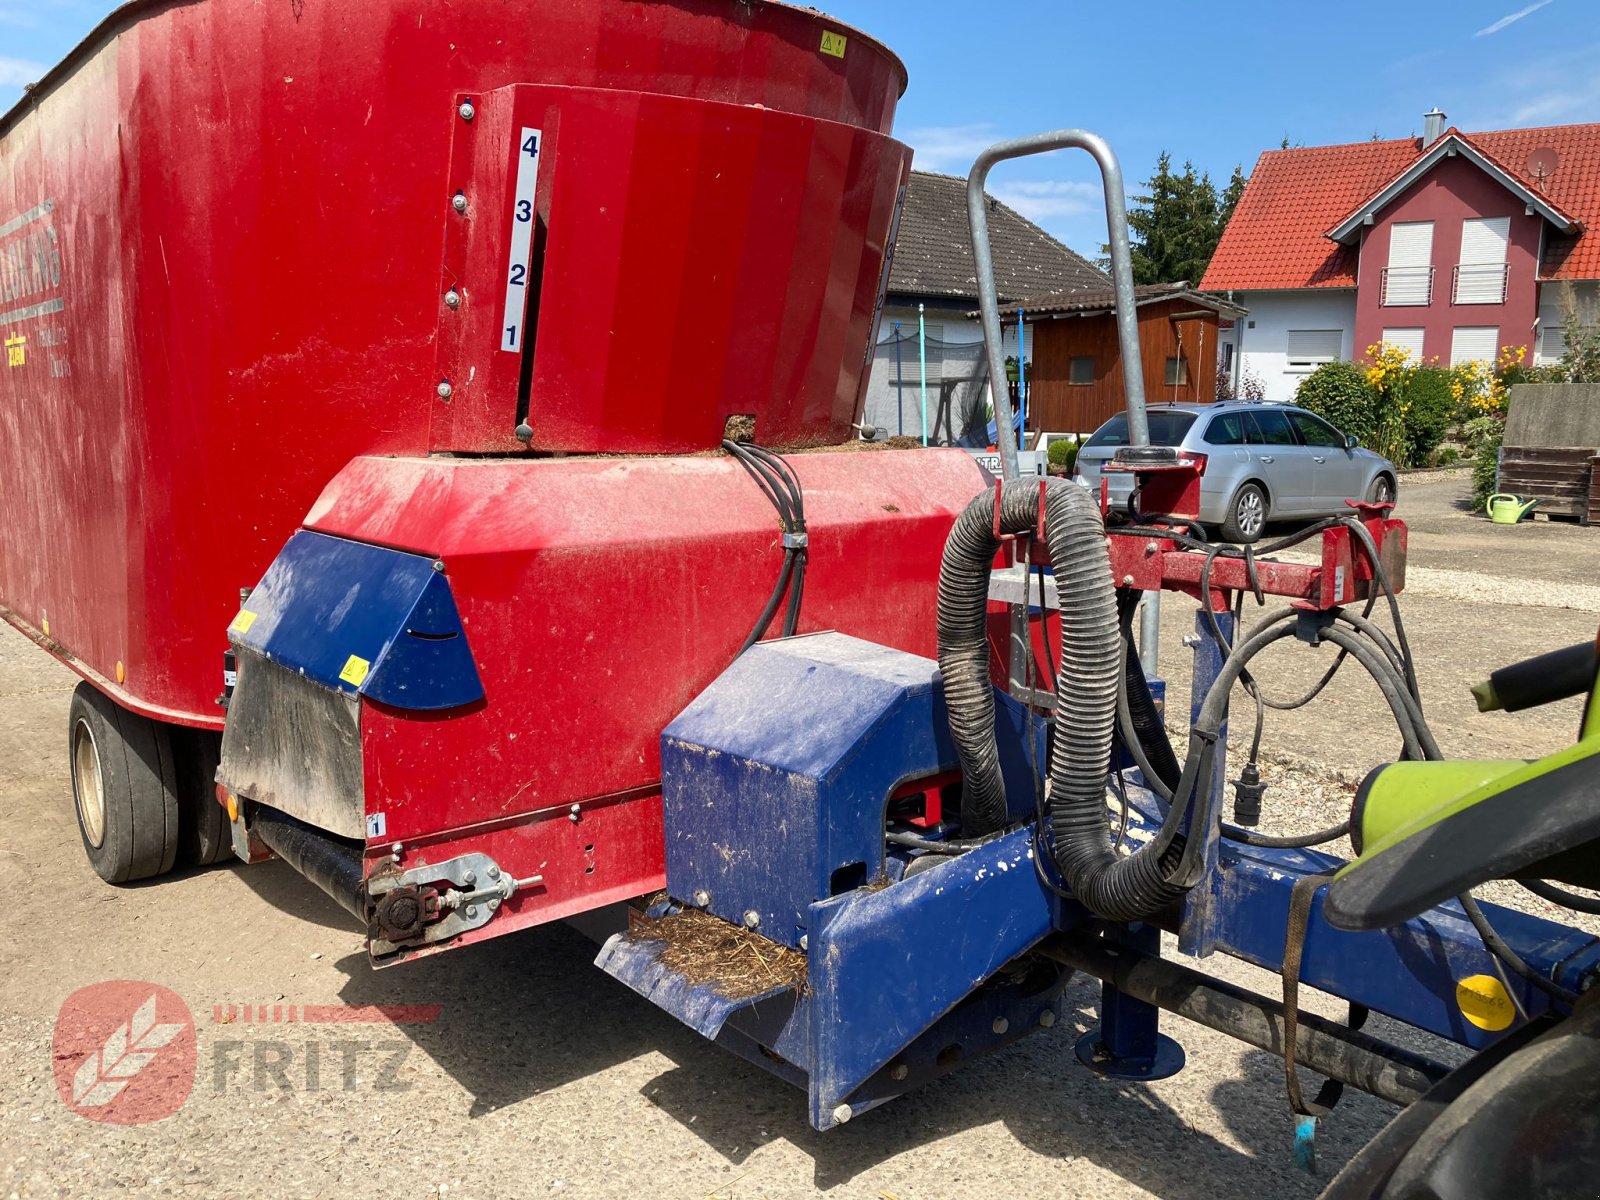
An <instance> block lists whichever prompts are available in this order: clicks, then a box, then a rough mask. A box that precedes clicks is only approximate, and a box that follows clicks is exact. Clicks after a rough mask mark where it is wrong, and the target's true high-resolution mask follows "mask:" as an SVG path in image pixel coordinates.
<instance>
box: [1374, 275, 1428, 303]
mask: <svg viewBox="0 0 1600 1200" xmlns="http://www.w3.org/2000/svg"><path fill="white" fill-rule="evenodd" d="M1383 303H1384V306H1385V307H1386V308H1393V307H1399V306H1402V305H1424V306H1425V305H1428V304H1432V303H1433V268H1432V267H1385V268H1384V269H1383Z"/></svg>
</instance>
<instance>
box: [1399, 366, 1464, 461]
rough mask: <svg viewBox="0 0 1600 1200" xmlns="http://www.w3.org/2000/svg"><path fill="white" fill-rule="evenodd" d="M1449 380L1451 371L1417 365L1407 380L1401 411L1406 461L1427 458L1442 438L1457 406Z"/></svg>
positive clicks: (1448, 427)
mask: <svg viewBox="0 0 1600 1200" xmlns="http://www.w3.org/2000/svg"><path fill="white" fill-rule="evenodd" d="M1450 384H1451V377H1450V372H1449V371H1447V370H1445V369H1444V368H1443V367H1418V368H1417V369H1416V370H1414V371H1412V372H1411V375H1410V378H1409V379H1407V380H1406V383H1405V391H1404V393H1403V395H1402V399H1401V401H1400V414H1401V420H1402V422H1403V424H1404V427H1405V444H1406V463H1407V464H1408V465H1413V466H1414V465H1416V464H1418V463H1425V462H1427V461H1428V456H1429V455H1430V454H1432V453H1433V452H1434V450H1435V449H1436V448H1437V447H1438V445H1439V443H1440V442H1442V441H1444V435H1445V434H1446V433H1447V432H1448V431H1449V429H1450V422H1451V420H1452V418H1453V417H1454V415H1455V409H1456V401H1455V396H1454V395H1453V394H1452V393H1451V390H1450Z"/></svg>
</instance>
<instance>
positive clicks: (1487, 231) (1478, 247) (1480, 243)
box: [1455, 217, 1511, 304]
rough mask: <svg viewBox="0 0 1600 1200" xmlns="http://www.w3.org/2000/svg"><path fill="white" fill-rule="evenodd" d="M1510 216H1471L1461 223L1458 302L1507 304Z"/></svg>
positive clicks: (1456, 300)
mask: <svg viewBox="0 0 1600 1200" xmlns="http://www.w3.org/2000/svg"><path fill="white" fill-rule="evenodd" d="M1510 238H1511V218H1510V217H1469V218H1468V219H1467V220H1465V221H1463V222H1461V265H1460V266H1458V267H1457V268H1456V287H1455V302H1456V303H1457V304H1503V303H1504V302H1505V298H1506V244H1507V242H1509V241H1510Z"/></svg>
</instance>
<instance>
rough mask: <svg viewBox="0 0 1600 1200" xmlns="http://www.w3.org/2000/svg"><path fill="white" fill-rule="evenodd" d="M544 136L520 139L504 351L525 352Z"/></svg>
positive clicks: (534, 132)
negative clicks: (524, 329)
mask: <svg viewBox="0 0 1600 1200" xmlns="http://www.w3.org/2000/svg"><path fill="white" fill-rule="evenodd" d="M543 141H544V133H543V132H542V131H541V130H538V129H528V128H526V127H524V128H523V130H522V133H521V135H520V136H519V137H518V138H517V186H516V191H515V194H514V195H513V197H512V200H511V255H510V260H509V261H508V262H507V264H506V309H505V313H504V315H503V316H502V318H501V321H500V328H501V332H500V349H502V350H509V351H511V352H512V353H513V354H519V353H521V351H522V323H523V321H524V320H526V319H527V313H528V265H529V264H528V260H529V259H530V258H531V257H532V256H533V198H534V194H535V193H536V192H537V191H538V190H539V147H540V144H541V143H542V142H543Z"/></svg>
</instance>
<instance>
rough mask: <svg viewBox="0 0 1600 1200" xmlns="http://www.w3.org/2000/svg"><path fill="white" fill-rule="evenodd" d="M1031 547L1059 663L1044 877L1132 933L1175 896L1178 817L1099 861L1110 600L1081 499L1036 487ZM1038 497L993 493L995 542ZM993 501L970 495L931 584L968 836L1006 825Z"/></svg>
mask: <svg viewBox="0 0 1600 1200" xmlns="http://www.w3.org/2000/svg"><path fill="white" fill-rule="evenodd" d="M1043 503H1044V509H1045V511H1044V526H1045V538H1046V541H1047V542H1048V545H1049V549H1050V560H1051V562H1052V563H1053V564H1054V566H1055V573H1056V589H1057V594H1058V595H1059V597H1060V630H1061V660H1060V669H1059V673H1058V675H1057V680H1056V717H1057V719H1056V726H1055V738H1054V741H1053V744H1052V746H1051V750H1050V798H1049V803H1048V806H1047V810H1046V811H1047V816H1048V820H1049V826H1050V833H1051V840H1052V847H1051V853H1052V857H1053V858H1054V860H1055V863H1056V866H1057V868H1058V869H1059V870H1060V872H1061V875H1062V877H1063V879H1064V880H1065V881H1066V884H1067V886H1068V888H1070V889H1071V892H1072V895H1073V896H1074V897H1075V898H1076V899H1077V900H1078V901H1079V902H1080V903H1081V904H1083V905H1084V906H1085V907H1087V908H1089V909H1090V910H1091V911H1092V912H1094V913H1096V914H1097V915H1099V916H1102V917H1106V918H1108V919H1110V920H1115V921H1135V920H1139V919H1140V918H1142V917H1145V916H1148V915H1149V914H1150V913H1152V912H1154V911H1156V910H1157V909H1160V908H1163V907H1165V906H1166V905H1167V904H1169V903H1171V902H1172V901H1173V900H1175V899H1177V898H1178V897H1179V896H1181V895H1182V894H1183V892H1184V890H1185V889H1184V879H1183V876H1184V875H1186V874H1188V873H1189V872H1188V871H1186V870H1184V869H1183V868H1186V867H1188V868H1192V864H1189V863H1186V862H1183V861H1182V860H1183V859H1185V858H1186V857H1187V856H1186V855H1184V849H1185V840H1184V839H1183V838H1182V837H1181V836H1178V834H1177V828H1176V823H1177V820H1178V819H1179V818H1180V817H1181V816H1182V815H1183V811H1184V810H1185V809H1186V808H1187V800H1186V799H1185V801H1184V803H1182V804H1178V803H1174V805H1173V807H1172V809H1171V810H1169V814H1168V822H1167V824H1166V825H1165V826H1164V827H1163V829H1162V834H1161V836H1159V837H1157V838H1155V839H1153V840H1152V841H1151V842H1149V843H1147V844H1146V845H1145V846H1143V847H1141V848H1140V849H1139V850H1138V851H1136V852H1135V853H1134V854H1132V855H1129V856H1127V857H1119V856H1118V855H1117V854H1116V852H1115V851H1114V850H1113V849H1112V844H1111V836H1110V830H1109V828H1108V825H1107V821H1106V774H1107V771H1108V770H1109V767H1110V759H1111V734H1112V728H1113V726H1114V724H1115V721H1116V708H1117V692H1118V689H1119V687H1120V685H1121V674H1122V654H1121V646H1120V637H1121V635H1120V632H1119V627H1118V621H1117V599H1116V591H1115V589H1114V588H1113V587H1112V584H1111V564H1110V558H1109V555H1108V554H1107V551H1106V543H1105V527H1104V525H1103V523H1102V520H1101V517H1100V513H1099V511H1098V509H1097V508H1096V507H1095V505H1094V503H1093V501H1092V500H1091V499H1090V498H1089V495H1088V493H1086V492H1085V491H1083V489H1081V488H1079V487H1077V486H1076V485H1074V484H1071V483H1068V482H1066V481H1064V480H1049V481H1047V482H1046V483H1045V485H1044V499H1043ZM1039 504H1040V491H1039V487H1038V485H1037V484H1035V483H1034V482H1032V481H1028V482H1026V483H1023V482H1012V483H1008V484H1005V485H1003V486H1002V488H1001V490H1000V495H999V509H1000V513H999V527H1000V532H1001V533H1024V532H1027V531H1029V530H1032V529H1033V528H1034V526H1035V525H1036V524H1037V522H1038V519H1039V511H1038V506H1039ZM994 527H995V497H994V496H993V495H990V494H987V493H986V494H984V495H981V496H978V497H976V498H975V499H974V500H973V501H972V502H971V503H970V504H968V505H967V507H966V508H965V509H964V510H963V511H962V513H961V515H960V516H959V517H957V518H956V522H955V524H954V526H953V527H952V528H951V530H950V537H949V540H948V541H947V542H946V543H945V550H944V560H943V564H942V566H941V568H940V573H939V669H940V673H941V675H942V676H943V678H944V691H945V703H946V705H947V707H948V709H949V713H950V732H951V736H952V738H953V740H954V741H955V744H956V750H957V753H958V755H959V756H960V758H961V766H962V771H963V785H962V803H961V819H962V832H963V835H964V836H965V837H968V838H971V837H976V836H980V835H982V834H984V833H988V832H990V831H992V830H995V829H998V828H1001V827H1003V826H1004V825H1005V823H1006V819H1007V807H1006V796H1005V784H1004V781H1003V779H1002V777H1001V774H1000V758H999V752H998V747H997V744H996V740H995V709H994V691H993V688H992V687H991V685H990V682H989V643H988V637H987V615H988V603H989V570H990V566H991V564H992V563H993V562H994V558H995V555H996V553H997V552H998V551H999V541H998V539H997V538H996V537H995V529H994ZM1209 747H1210V743H1209V742H1207V741H1206V739H1205V738H1203V737H1197V738H1194V739H1193V740H1192V744H1191V749H1190V760H1189V762H1188V763H1187V764H1186V765H1185V770H1184V771H1183V776H1182V778H1181V779H1180V781H1179V784H1178V788H1177V793H1178V795H1179V796H1181V797H1192V796H1193V795H1194V794H1195V785H1196V782H1197V780H1198V779H1199V778H1202V777H1203V778H1206V779H1209V772H1208V771H1207V772H1205V773H1204V774H1202V771H1201V764H1202V763H1209V761H1210V755H1209V754H1208V753H1205V752H1204V751H1205V750H1207V749H1209Z"/></svg>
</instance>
